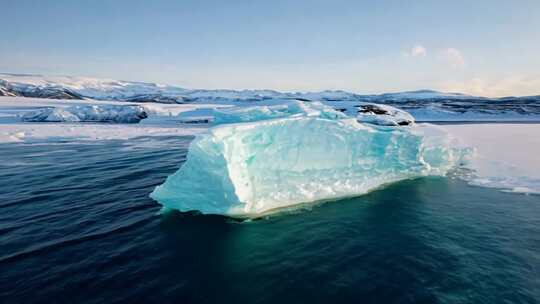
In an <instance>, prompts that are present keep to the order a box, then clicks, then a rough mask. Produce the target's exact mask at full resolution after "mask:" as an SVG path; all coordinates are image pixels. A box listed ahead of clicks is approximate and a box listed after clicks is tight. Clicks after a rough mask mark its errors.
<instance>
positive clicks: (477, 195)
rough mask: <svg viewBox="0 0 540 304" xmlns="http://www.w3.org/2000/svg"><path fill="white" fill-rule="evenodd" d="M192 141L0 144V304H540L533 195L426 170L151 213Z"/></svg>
mask: <svg viewBox="0 0 540 304" xmlns="http://www.w3.org/2000/svg"><path fill="white" fill-rule="evenodd" d="M190 140H191V138H189V137H187V138H161V139H159V140H156V139H145V138H141V139H138V140H135V141H131V143H130V144H127V142H125V141H109V142H89V143H74V142H64V143H60V142H59V143H54V144H52V143H43V144H39V143H32V144H2V145H0V155H1V165H0V303H126V302H127V303H136V302H158V303H538V302H540V196H527V195H519V194H511V193H503V192H500V191H497V190H494V189H487V188H479V187H472V186H469V185H467V184H466V183H464V182H462V181H460V180H457V179H447V178H421V179H417V180H409V181H404V182H400V183H397V184H394V185H392V186H389V187H387V188H385V189H383V190H380V191H376V192H372V193H371V194H368V195H365V196H362V197H358V198H354V199H347V200H342V201H338V202H331V203H326V204H321V205H317V206H314V207H313V208H311V209H310V210H300V211H297V212H293V213H287V214H280V215H274V216H271V217H268V218H265V219H261V220H255V221H251V222H242V223H241V222H237V221H234V220H231V219H227V218H224V217H219V216H202V215H195V214H180V213H172V214H168V215H161V214H159V213H158V212H159V209H160V207H159V205H158V204H157V203H155V202H154V201H152V200H151V199H150V198H148V194H149V193H150V192H151V191H152V190H153V188H154V187H155V186H156V185H158V184H160V183H162V182H163V180H164V179H165V177H166V176H167V175H169V174H171V173H173V172H175V171H176V170H177V169H178V167H179V166H180V165H181V163H182V162H183V161H184V160H185V157H186V154H187V147H188V144H189V142H190Z"/></svg>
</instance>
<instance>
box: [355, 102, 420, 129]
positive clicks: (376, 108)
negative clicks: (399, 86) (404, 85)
mask: <svg viewBox="0 0 540 304" xmlns="http://www.w3.org/2000/svg"><path fill="white" fill-rule="evenodd" d="M357 108H358V114H357V116H356V119H357V120H358V121H359V122H364V123H369V124H374V125H381V126H409V125H412V124H414V117H412V115H411V114H409V113H407V112H405V111H403V110H400V109H398V108H394V107H392V106H388V105H381V104H362V105H358V106H357Z"/></svg>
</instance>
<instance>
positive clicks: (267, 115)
mask: <svg viewBox="0 0 540 304" xmlns="http://www.w3.org/2000/svg"><path fill="white" fill-rule="evenodd" d="M291 116H304V117H320V118H327V119H342V118H347V115H345V114H343V113H341V112H339V111H336V110H334V109H332V108H331V107H329V106H326V105H324V104H322V103H321V102H318V101H314V102H304V101H293V102H288V103H284V104H277V105H269V106H252V107H233V108H225V109H216V110H214V124H218V125H219V124H230V123H240V122H252V121H259V120H267V119H273V118H283V117H291Z"/></svg>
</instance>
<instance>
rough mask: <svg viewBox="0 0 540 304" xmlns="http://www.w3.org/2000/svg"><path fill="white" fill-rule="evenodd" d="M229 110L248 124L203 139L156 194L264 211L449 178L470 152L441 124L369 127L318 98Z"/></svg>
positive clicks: (173, 205) (210, 207)
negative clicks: (281, 105) (432, 177)
mask: <svg viewBox="0 0 540 304" xmlns="http://www.w3.org/2000/svg"><path fill="white" fill-rule="evenodd" d="M244 110H245V109H244ZM227 114H229V115H228V116H226V117H227V119H222V120H221V122H223V121H233V122H236V121H237V120H238V119H240V120H241V121H248V122H244V123H234V124H223V125H220V126H217V127H214V128H211V129H209V130H208V131H207V132H206V133H204V134H203V135H202V136H199V137H198V138H197V139H196V140H195V141H194V142H193V143H192V145H191V147H190V150H189V154H188V160H187V162H186V163H185V164H184V165H183V166H182V168H181V169H180V170H178V171H177V172H176V173H175V174H173V175H171V176H169V177H168V178H167V180H166V181H165V183H164V184H163V185H161V186H158V187H157V188H156V189H155V190H154V192H152V194H151V197H152V198H153V199H155V200H157V201H158V202H159V203H161V204H162V205H163V206H164V207H165V208H170V209H178V210H180V211H190V210H198V211H200V212H202V213H207V214H223V215H229V216H239V217H246V216H247V217H250V216H257V215H260V214H262V213H265V212H268V211H271V210H274V209H278V208H283V207H287V206H291V205H295V204H299V203H305V202H313V201H320V200H329V199H337V198H343V197H348V196H354V195H359V194H364V193H366V192H368V191H370V190H373V189H375V188H377V187H380V186H381V185H384V184H387V183H391V182H395V181H398V180H402V179H407V178H414V177H418V176H426V175H443V174H445V173H446V172H447V171H448V170H450V169H451V168H452V167H454V166H455V165H456V164H458V163H459V162H461V161H462V159H463V156H464V154H465V150H461V149H457V148H453V145H452V144H451V140H450V138H449V137H447V136H446V133H444V132H442V131H441V130H440V129H437V128H435V127H430V126H419V127H414V128H393V127H380V126H373V125H366V124H361V123H359V122H357V121H356V120H355V119H354V118H353V119H350V118H344V115H343V114H342V113H340V112H338V111H334V110H332V109H331V108H328V107H325V106H323V105H321V104H317V103H315V104H314V103H311V104H308V103H292V104H289V105H287V107H285V108H260V109H255V108H251V109H249V110H245V111H240V112H235V113H234V114H231V112H227ZM280 115H283V116H284V117H279V118H274V117H275V116H280ZM216 119H217V117H216ZM220 119H221V118H220Z"/></svg>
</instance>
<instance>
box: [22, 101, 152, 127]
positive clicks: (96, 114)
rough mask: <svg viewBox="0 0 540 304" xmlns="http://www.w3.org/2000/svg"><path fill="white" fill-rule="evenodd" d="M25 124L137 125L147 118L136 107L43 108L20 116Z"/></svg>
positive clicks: (141, 110)
mask: <svg viewBox="0 0 540 304" xmlns="http://www.w3.org/2000/svg"><path fill="white" fill-rule="evenodd" d="M20 117H21V119H22V120H23V121H27V122H113V123H138V122H139V121H141V120H142V119H145V118H147V117H148V114H147V113H146V112H145V109H144V108H143V107H141V106H138V105H80V106H72V107H66V108H52V107H51V108H43V109H39V110H35V111H31V112H27V113H24V114H22V115H21V116H20Z"/></svg>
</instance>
